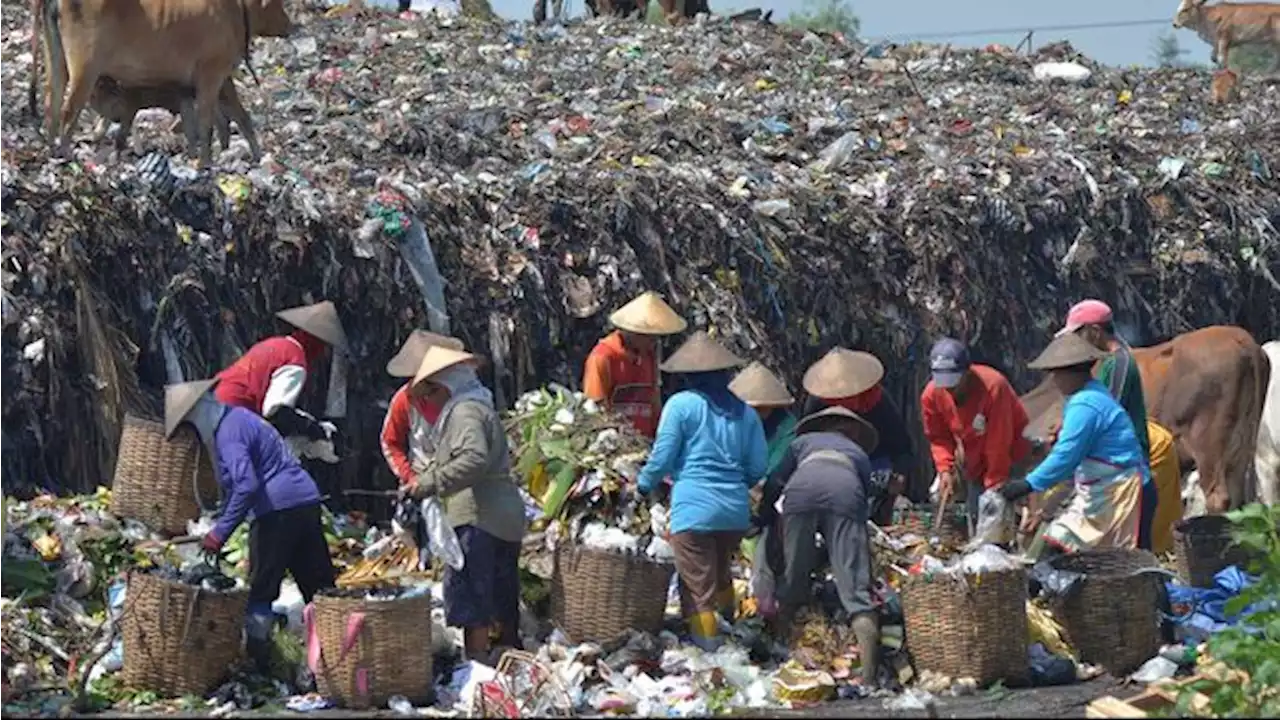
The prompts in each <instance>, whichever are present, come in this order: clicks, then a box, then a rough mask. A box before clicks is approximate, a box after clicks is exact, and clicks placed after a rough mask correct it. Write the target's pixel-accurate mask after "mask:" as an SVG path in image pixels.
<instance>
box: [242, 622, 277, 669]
mask: <svg viewBox="0 0 1280 720" xmlns="http://www.w3.org/2000/svg"><path fill="white" fill-rule="evenodd" d="M274 624H275V616H274V615H273V614H271V613H270V612H267V613H261V612H258V613H250V614H248V615H246V616H245V619H244V631H245V652H246V654H248V656H249V659H250V660H251V661H253V666H254V668H255V669H256V670H257V671H258V672H259V673H260V674H262V675H267V674H269V673H270V671H271V627H272V626H273V625H274Z"/></svg>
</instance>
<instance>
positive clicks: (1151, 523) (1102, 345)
mask: <svg viewBox="0 0 1280 720" xmlns="http://www.w3.org/2000/svg"><path fill="white" fill-rule="evenodd" d="M1068 333H1075V334H1077V335H1079V336H1080V337H1081V338H1083V339H1084V340H1086V341H1088V343H1089V344H1090V345H1093V346H1094V347H1096V348H1098V349H1099V350H1102V351H1103V352H1105V353H1107V355H1106V357H1105V358H1103V360H1102V362H1100V363H1098V367H1097V369H1096V371H1095V377H1096V378H1097V379H1098V382H1100V383H1102V385H1104V386H1105V387H1106V388H1107V389H1108V390H1109V391H1110V392H1111V397H1113V398H1115V399H1116V401H1117V402H1119V403H1120V407H1123V408H1124V411H1125V412H1126V413H1128V415H1129V419H1130V420H1131V421H1133V429H1134V432H1135V433H1136V434H1137V436H1138V444H1139V445H1141V446H1142V456H1143V457H1145V458H1147V460H1148V465H1149V467H1150V469H1151V475H1152V483H1151V484H1144V485H1143V497H1142V517H1143V525H1142V534H1141V537H1139V539H1138V547H1139V548H1140V549H1142V550H1155V551H1156V552H1165V551H1167V550H1169V549H1170V548H1171V547H1172V546H1173V524H1174V523H1175V522H1177V521H1178V519H1179V518H1180V517H1181V516H1182V494H1181V490H1182V472H1181V469H1180V468H1179V467H1178V458H1177V452H1176V451H1175V450H1174V445H1173V433H1171V432H1169V431H1168V430H1167V429H1166V428H1165V427H1163V426H1162V425H1160V424H1159V423H1157V422H1155V421H1154V420H1152V419H1150V418H1148V417H1147V401H1146V398H1145V397H1144V396H1143V393H1142V374H1141V372H1140V371H1139V368H1138V363H1137V361H1135V360H1134V358H1133V351H1132V350H1131V349H1130V348H1129V344H1128V343H1127V342H1125V341H1124V338H1122V337H1121V336H1120V335H1119V334H1118V333H1117V332H1116V327H1115V321H1114V317H1113V315H1112V312H1111V306H1110V305H1107V304H1106V303H1104V302H1102V301H1101V300H1082V301H1080V302H1078V303H1076V304H1075V305H1073V306H1072V307H1071V310H1070V311H1068V312H1067V322H1066V325H1064V326H1063V328H1062V329H1061V330H1059V331H1058V335H1059V336H1061V335H1066V334H1068ZM1157 450H1159V452H1158V453H1157V452H1156V451H1157Z"/></svg>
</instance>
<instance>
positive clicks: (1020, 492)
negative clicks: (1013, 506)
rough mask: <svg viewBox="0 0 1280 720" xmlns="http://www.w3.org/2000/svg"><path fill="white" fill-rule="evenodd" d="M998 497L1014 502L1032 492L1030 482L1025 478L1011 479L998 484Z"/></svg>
mask: <svg viewBox="0 0 1280 720" xmlns="http://www.w3.org/2000/svg"><path fill="white" fill-rule="evenodd" d="M997 492H999V493H1000V497H1003V498H1004V499H1005V500H1006V501H1008V502H1016V501H1018V500H1021V499H1022V498H1024V497H1026V496H1028V495H1030V494H1031V493H1032V488H1031V483H1029V482H1027V481H1026V480H1011V481H1009V482H1007V483H1005V484H1003V485H1001V486H1000V489H999V490H998V491H997Z"/></svg>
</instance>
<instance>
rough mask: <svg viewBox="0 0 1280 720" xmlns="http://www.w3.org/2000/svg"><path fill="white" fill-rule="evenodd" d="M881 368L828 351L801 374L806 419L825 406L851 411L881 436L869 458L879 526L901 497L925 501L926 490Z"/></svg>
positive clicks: (858, 355) (860, 356) (842, 351)
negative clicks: (898, 497) (885, 389)
mask: <svg viewBox="0 0 1280 720" xmlns="http://www.w3.org/2000/svg"><path fill="white" fill-rule="evenodd" d="M883 379H884V365H882V364H881V363H880V360H879V359H877V358H876V356H875V355H872V354H871V353H866V352H858V351H855V350H849V349H847V348H843V347H835V348H832V349H831V350H830V351H829V352H828V353H827V354H826V355H824V356H823V357H822V359H820V360H818V362H816V363H814V364H813V365H811V366H809V369H808V370H806V371H805V373H804V389H805V392H807V393H809V399H808V400H807V401H806V402H805V406H804V412H803V414H804V415H806V416H807V415H812V414H813V413H815V412H817V411H818V410H821V409H822V408H826V407H842V408H845V409H846V410H852V411H853V412H855V413H857V414H858V415H859V416H860V417H862V418H863V419H865V420H866V421H867V422H869V423H871V425H872V427H874V428H875V429H876V432H877V433H878V435H879V438H880V440H879V443H878V444H877V446H876V451H875V454H874V455H873V456H872V457H871V465H872V470H873V472H872V477H871V482H872V483H874V484H876V485H877V486H878V487H880V488H881V490H882V492H877V493H876V498H877V500H876V505H875V506H874V507H872V509H871V519H872V520H873V521H874V522H875V523H877V524H879V525H888V524H889V523H890V522H892V520H893V504H894V500H895V498H896V497H897V496H898V495H900V494H905V495H907V497H908V498H910V499H911V500H912V501H913V502H924V501H926V500H927V499H928V488H927V487H925V486H924V483H923V482H918V481H916V479H917V477H918V475H919V473H918V472H917V469H916V453H915V443H914V442H913V441H912V439H911V434H910V433H909V432H908V431H907V424H906V423H905V422H904V421H903V419H902V412H901V411H900V410H899V409H898V406H897V404H895V403H894V402H893V400H892V399H891V398H890V397H889V396H888V395H886V394H885V393H884V389H883V387H882V386H881V384H880V382H881V380H883Z"/></svg>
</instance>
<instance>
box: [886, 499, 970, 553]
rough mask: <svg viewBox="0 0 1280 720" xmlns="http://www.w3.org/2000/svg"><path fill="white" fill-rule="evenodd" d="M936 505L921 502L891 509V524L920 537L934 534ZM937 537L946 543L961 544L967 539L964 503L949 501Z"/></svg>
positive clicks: (967, 517)
mask: <svg viewBox="0 0 1280 720" xmlns="http://www.w3.org/2000/svg"><path fill="white" fill-rule="evenodd" d="M937 514H938V507H937V505H935V504H933V503H921V504H918V505H913V506H911V507H899V508H894V509H893V526H894V527H895V528H896V529H897V531H899V532H909V533H913V534H916V535H919V536H921V537H925V538H929V537H933V536H934V531H933V525H934V518H935V517H936V516H937ZM937 536H938V539H939V540H941V541H942V542H943V544H946V545H963V544H964V543H965V542H966V541H967V540H968V539H969V512H968V508H967V507H966V506H965V504H964V503H962V502H961V503H956V502H953V503H950V504H949V505H948V506H947V509H946V510H944V511H943V518H942V527H940V528H938V532H937Z"/></svg>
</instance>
